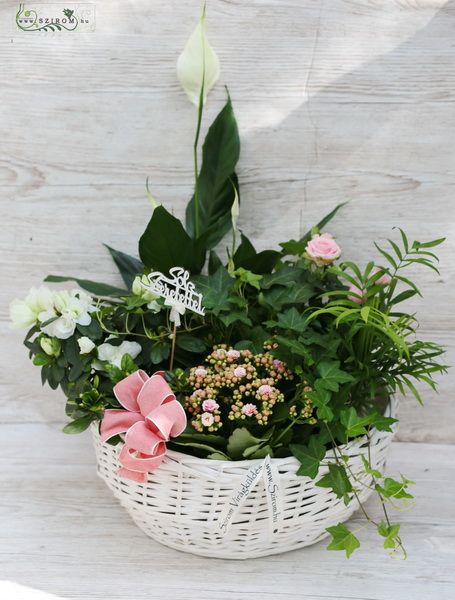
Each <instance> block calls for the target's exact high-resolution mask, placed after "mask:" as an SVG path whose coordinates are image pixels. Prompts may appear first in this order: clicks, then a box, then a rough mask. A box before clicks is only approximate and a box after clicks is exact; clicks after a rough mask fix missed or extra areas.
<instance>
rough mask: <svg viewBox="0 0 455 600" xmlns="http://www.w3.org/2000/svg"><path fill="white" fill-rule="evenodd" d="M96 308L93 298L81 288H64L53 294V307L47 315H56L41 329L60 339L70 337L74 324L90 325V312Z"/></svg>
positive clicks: (74, 327) (49, 316) (50, 316)
mask: <svg viewBox="0 0 455 600" xmlns="http://www.w3.org/2000/svg"><path fill="white" fill-rule="evenodd" d="M94 310H96V306H95V305H94V304H93V299H92V297H91V296H90V295H89V294H86V293H85V292H83V291H81V290H71V291H70V292H68V291H66V290H64V291H62V292H57V293H56V294H55V295H54V308H53V311H50V312H49V314H48V315H47V317H48V318H49V319H51V318H52V317H57V318H55V319H54V320H53V321H51V322H50V323H49V324H48V325H45V326H44V327H41V331H43V332H44V333H46V334H47V335H49V336H51V337H56V338H59V339H61V340H66V339H68V338H70V337H71V336H72V335H73V334H74V331H75V329H76V325H90V323H91V321H92V317H91V316H90V313H91V312H93V311H94Z"/></svg>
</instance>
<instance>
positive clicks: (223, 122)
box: [185, 98, 240, 249]
mask: <svg viewBox="0 0 455 600" xmlns="http://www.w3.org/2000/svg"><path fill="white" fill-rule="evenodd" d="M239 155H240V140H239V132H238V129H237V122H236V120H235V116H234V111H233V109H232V104H231V100H230V98H228V101H227V102H226V104H225V106H224V108H223V109H222V110H221V112H220V113H219V114H218V116H217V117H216V119H215V120H214V122H213V123H212V125H211V126H210V128H209V130H208V132H207V135H206V138H205V141H204V144H203V146H202V166H201V170H200V173H199V175H198V206H199V233H197V232H196V221H195V198H194V196H193V198H192V199H191V200H190V202H189V203H188V206H187V208H186V213H185V218H186V221H185V226H186V230H187V232H188V234H189V235H190V237H191V238H193V239H194V238H198V239H199V243H200V244H201V245H202V246H203V247H204V248H206V249H211V248H213V247H214V246H216V244H217V243H218V242H219V241H220V240H221V239H222V238H223V237H224V235H225V234H226V233H227V232H228V231H229V229H231V227H232V220H231V209H232V205H233V203H234V202H235V201H236V199H237V200H238V197H239V190H238V180H237V176H236V174H235V166H236V164H237V161H238V159H239Z"/></svg>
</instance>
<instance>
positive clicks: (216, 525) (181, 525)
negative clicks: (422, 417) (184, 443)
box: [92, 401, 395, 559]
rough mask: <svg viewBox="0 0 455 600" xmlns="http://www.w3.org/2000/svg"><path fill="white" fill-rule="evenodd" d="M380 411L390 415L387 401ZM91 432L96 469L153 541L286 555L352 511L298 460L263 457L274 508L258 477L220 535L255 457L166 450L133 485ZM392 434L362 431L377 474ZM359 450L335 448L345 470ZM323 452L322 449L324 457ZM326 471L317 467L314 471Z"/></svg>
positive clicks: (248, 554) (224, 554)
mask: <svg viewBox="0 0 455 600" xmlns="http://www.w3.org/2000/svg"><path fill="white" fill-rule="evenodd" d="M387 414H388V415H391V416H394V414H395V401H392V403H391V404H390V405H389V407H388V409H387ZM92 433H93V439H94V444H95V451H96V457H97V461H98V474H99V476H100V477H101V478H102V479H104V481H105V482H106V484H107V486H108V487H109V488H110V489H111V490H112V491H113V493H114V495H115V496H116V497H117V498H118V499H119V501H120V503H121V504H122V506H124V507H125V508H126V510H127V511H128V513H129V514H130V515H131V517H132V518H133V520H134V521H135V523H136V524H137V525H138V526H139V527H140V528H141V529H142V530H143V531H144V532H145V533H146V534H147V535H149V536H150V537H152V538H153V539H155V540H157V541H158V542H161V543H162V544H165V545H166V546H170V547H171V548H176V549H177V550H182V551H184V552H191V553H193V554H198V555H200V556H208V557H218V558H232V559H245V558H254V557H259V556H267V555H270V554H279V553H281V552H287V551H288V550H294V549H296V548H302V547H303V546H309V545H310V544H314V543H315V542H318V541H319V540H321V539H322V538H324V537H325V536H326V535H327V532H326V531H325V529H326V527H330V526H331V525H336V524H337V523H339V522H340V521H345V520H347V519H348V518H349V517H350V516H351V515H352V513H353V512H354V511H355V510H356V509H357V508H358V506H357V504H356V501H355V500H353V501H352V502H351V503H350V504H349V506H345V504H344V503H343V500H341V499H338V498H337V497H336V496H335V494H334V493H333V492H332V491H330V490H328V489H327V488H321V487H316V486H315V482H314V480H312V479H310V478H308V477H299V476H297V475H296V474H295V473H296V471H297V469H298V466H299V464H298V461H297V460H296V459H295V458H294V457H289V458H279V459H271V461H270V463H271V465H272V467H273V470H274V473H275V475H276V478H277V479H278V488H279V489H278V491H277V498H278V501H279V507H280V509H279V512H277V511H276V510H275V514H274V515H273V510H271V506H270V495H269V494H267V491H266V488H267V485H266V482H265V480H264V479H263V478H262V476H261V478H260V479H258V480H257V484H256V485H255V486H254V488H252V489H251V492H250V493H249V495H248V496H247V497H246V499H245V500H244V502H243V503H241V505H240V506H239V507H238V509H234V510H233V512H234V514H233V515H232V519H231V521H230V528H229V529H228V530H227V532H226V533H225V534H224V535H223V534H222V533H221V530H220V518H221V520H222V519H223V517H222V516H223V515H226V509H227V507H229V504H230V500H231V499H232V496H233V494H235V493H236V492H238V491H239V486H241V485H242V482H245V477H246V476H247V474H248V473H249V472H250V469H251V468H252V467H255V466H256V467H257V466H258V465H262V464H263V461H262V460H245V461H218V460H210V459H200V458H196V457H194V456H189V455H187V454H181V453H180V452H174V451H170V450H169V451H168V452H167V454H166V457H165V459H164V462H163V463H162V465H161V466H160V467H159V468H158V469H157V470H156V471H155V472H153V473H150V474H149V476H148V481H147V483H146V484H139V483H135V482H133V481H129V480H125V479H122V478H120V477H119V476H118V475H117V469H118V468H119V464H118V461H117V456H118V453H119V450H120V447H121V446H120V445H118V446H112V445H109V444H103V443H102V442H101V440H100V437H99V434H98V427H97V425H93V426H92ZM392 437H393V433H387V432H382V431H376V430H375V431H374V432H373V433H372V435H371V436H370V439H371V450H370V453H371V464H372V467H373V468H375V469H378V470H379V471H382V470H383V469H384V467H385V460H386V453H387V449H388V447H389V445H390V443H391V441H392ZM365 452H366V448H365V439H362V438H359V439H356V440H353V441H351V442H350V443H348V444H347V445H346V446H344V447H343V454H345V455H349V456H350V457H351V459H350V468H351V469H352V472H353V473H355V474H358V473H359V472H360V471H361V470H362V468H361V465H362V463H361V458H360V455H361V454H364V453H365ZM331 456H332V457H333V454H332V453H331V452H328V453H327V455H326V458H330V457H331ZM326 470H327V468H326V467H321V469H320V472H319V475H322V474H323V473H324V472H326ZM277 479H275V480H274V481H275V482H277ZM369 494H370V490H369V489H367V488H366V487H363V486H362V488H361V490H360V491H359V497H360V499H361V500H365V499H366V498H367V497H368V496H369ZM272 515H273V518H274V522H273V525H272V523H271V520H272Z"/></svg>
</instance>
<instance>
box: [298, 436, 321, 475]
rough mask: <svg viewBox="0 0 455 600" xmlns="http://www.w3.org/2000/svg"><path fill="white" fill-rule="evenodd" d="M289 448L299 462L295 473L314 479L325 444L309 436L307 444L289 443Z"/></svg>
mask: <svg viewBox="0 0 455 600" xmlns="http://www.w3.org/2000/svg"><path fill="white" fill-rule="evenodd" d="M289 449H290V450H291V452H292V454H293V455H294V456H295V457H296V458H297V460H298V461H299V462H300V467H299V469H298V471H297V475H302V476H304V477H311V479H315V477H316V476H317V474H318V471H319V465H320V464H321V460H322V459H323V458H324V456H325V453H326V447H325V445H324V444H322V443H321V442H319V441H318V439H317V438H316V437H311V438H310V441H309V443H308V445H306V446H305V445H303V444H291V445H290V446H289Z"/></svg>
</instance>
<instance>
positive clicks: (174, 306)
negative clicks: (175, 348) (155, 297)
mask: <svg viewBox="0 0 455 600" xmlns="http://www.w3.org/2000/svg"><path fill="white" fill-rule="evenodd" d="M164 304H165V306H169V307H170V309H171V314H170V315H169V320H170V321H172V322H173V323H175V326H176V327H180V325H181V320H180V315H184V314H185V310H186V308H185V305H184V304H182V303H181V302H178V301H177V300H174V299H173V298H166V300H165V301H164Z"/></svg>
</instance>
